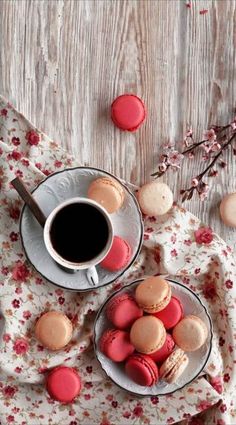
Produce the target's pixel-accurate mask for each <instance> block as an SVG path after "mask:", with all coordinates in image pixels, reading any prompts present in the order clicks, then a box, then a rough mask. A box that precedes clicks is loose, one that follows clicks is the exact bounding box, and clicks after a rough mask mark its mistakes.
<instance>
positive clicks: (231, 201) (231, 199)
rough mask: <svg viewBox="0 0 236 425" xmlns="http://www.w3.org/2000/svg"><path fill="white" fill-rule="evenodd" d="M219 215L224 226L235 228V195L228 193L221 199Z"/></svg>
mask: <svg viewBox="0 0 236 425" xmlns="http://www.w3.org/2000/svg"><path fill="white" fill-rule="evenodd" d="M220 215H221V219H222V221H223V222H224V223H225V224H226V226H231V227H236V193H229V194H228V195H226V196H225V197H224V198H223V199H222V201H221V204H220Z"/></svg>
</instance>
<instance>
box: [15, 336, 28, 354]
mask: <svg viewBox="0 0 236 425" xmlns="http://www.w3.org/2000/svg"><path fill="white" fill-rule="evenodd" d="M28 349H29V343H28V341H27V340H26V339H25V338H17V339H16V340H15V342H14V345H13V350H14V351H15V352H16V354H18V355H20V354H23V355H24V354H25V353H26V352H27V351H28Z"/></svg>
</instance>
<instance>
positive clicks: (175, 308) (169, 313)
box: [153, 296, 183, 329]
mask: <svg viewBox="0 0 236 425" xmlns="http://www.w3.org/2000/svg"><path fill="white" fill-rule="evenodd" d="M153 314H154V316H155V317H157V318H158V319H160V320H161V321H162V322H163V324H164V326H165V328H166V329H171V328H173V327H174V326H175V325H177V323H178V322H179V321H180V320H181V319H182V318H183V305H182V303H181V301H180V300H179V299H178V298H176V297H174V296H172V297H171V299H170V302H169V304H168V305H167V306H166V307H165V308H164V309H163V310H161V311H158V313H153Z"/></svg>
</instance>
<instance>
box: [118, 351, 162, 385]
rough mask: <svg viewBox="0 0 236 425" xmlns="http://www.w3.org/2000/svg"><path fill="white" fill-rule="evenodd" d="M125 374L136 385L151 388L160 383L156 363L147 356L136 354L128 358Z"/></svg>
mask: <svg viewBox="0 0 236 425" xmlns="http://www.w3.org/2000/svg"><path fill="white" fill-rule="evenodd" d="M125 372H126V373H127V375H128V376H129V378H130V379H132V381H134V382H136V384H139V385H142V386H145V387H151V386H152V385H154V384H156V383H157V382H158V375H159V374H158V368H157V365H156V363H155V362H154V361H153V360H152V359H151V358H150V357H149V356H147V355H144V354H138V353H135V354H133V355H132V356H130V357H129V358H128V360H127V361H126V364H125Z"/></svg>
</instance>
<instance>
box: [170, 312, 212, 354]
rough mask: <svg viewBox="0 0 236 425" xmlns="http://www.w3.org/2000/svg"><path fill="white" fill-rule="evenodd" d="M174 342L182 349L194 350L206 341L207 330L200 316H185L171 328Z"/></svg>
mask: <svg viewBox="0 0 236 425" xmlns="http://www.w3.org/2000/svg"><path fill="white" fill-rule="evenodd" d="M172 335H173V338H174V341H175V343H176V344H177V345H178V346H179V347H180V348H182V350H184V351H196V350H198V349H199V348H201V347H202V345H203V344H204V343H205V342H206V339H207V335H208V330H207V327H206V325H205V323H204V322H203V321H202V320H201V319H200V317H197V316H194V315H189V316H185V317H184V318H183V319H182V320H181V321H180V322H179V323H178V324H177V325H176V326H175V327H174V329H173V333H172Z"/></svg>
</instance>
